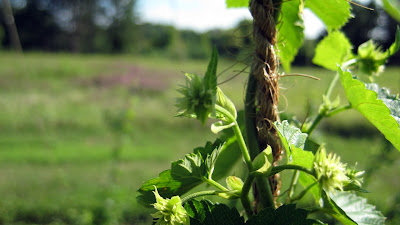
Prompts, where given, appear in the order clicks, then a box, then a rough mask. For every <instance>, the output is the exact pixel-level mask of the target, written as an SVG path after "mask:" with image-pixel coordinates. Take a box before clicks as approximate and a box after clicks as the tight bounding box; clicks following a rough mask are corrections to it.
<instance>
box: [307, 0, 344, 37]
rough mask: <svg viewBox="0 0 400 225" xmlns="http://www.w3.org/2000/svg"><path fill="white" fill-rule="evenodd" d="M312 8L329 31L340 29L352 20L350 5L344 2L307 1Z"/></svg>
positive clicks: (339, 0)
mask: <svg viewBox="0 0 400 225" xmlns="http://www.w3.org/2000/svg"><path fill="white" fill-rule="evenodd" d="M305 2H306V4H305V7H307V8H310V9H311V10H312V11H313V12H314V13H315V15H317V16H318V17H319V18H320V19H321V20H322V22H324V24H325V25H326V27H327V28H328V30H333V29H339V28H341V27H342V26H343V25H344V24H346V23H347V21H348V20H349V19H350V17H351V14H350V4H349V3H348V2H347V1H344V0H324V1H321V0H307V1H305Z"/></svg>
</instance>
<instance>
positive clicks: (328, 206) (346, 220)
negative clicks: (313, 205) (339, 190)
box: [321, 191, 357, 225]
mask: <svg viewBox="0 0 400 225" xmlns="http://www.w3.org/2000/svg"><path fill="white" fill-rule="evenodd" d="M321 197H322V199H323V208H324V209H325V212H326V213H328V214H329V215H331V216H332V217H333V218H335V219H337V220H338V221H340V222H341V223H342V224H346V225H357V223H356V222H355V221H354V220H352V219H351V218H350V217H349V216H348V215H347V214H346V212H345V211H343V209H341V208H340V207H339V206H338V205H337V204H336V203H335V201H333V200H332V199H331V198H329V196H328V195H327V194H326V193H325V191H322V192H321Z"/></svg>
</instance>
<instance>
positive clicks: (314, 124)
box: [302, 110, 326, 135]
mask: <svg viewBox="0 0 400 225" xmlns="http://www.w3.org/2000/svg"><path fill="white" fill-rule="evenodd" d="M325 116H326V111H325V110H322V111H321V112H319V113H318V115H317V116H316V117H315V118H314V120H313V121H312V123H311V126H310V127H308V128H307V129H306V130H302V132H304V133H307V134H308V135H311V133H312V132H313V131H314V130H315V128H316V127H317V125H318V124H319V122H321V120H322V119H323V118H324V117H325Z"/></svg>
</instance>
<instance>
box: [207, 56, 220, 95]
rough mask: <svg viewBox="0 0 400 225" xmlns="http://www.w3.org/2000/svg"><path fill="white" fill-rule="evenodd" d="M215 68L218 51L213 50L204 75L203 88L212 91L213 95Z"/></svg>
mask: <svg viewBox="0 0 400 225" xmlns="http://www.w3.org/2000/svg"><path fill="white" fill-rule="evenodd" d="M217 67H218V51H217V49H216V48H214V49H213V52H212V54H211V59H210V62H209V64H208V68H207V71H206V74H205V75H204V86H205V87H206V90H213V91H214V93H216V91H217Z"/></svg>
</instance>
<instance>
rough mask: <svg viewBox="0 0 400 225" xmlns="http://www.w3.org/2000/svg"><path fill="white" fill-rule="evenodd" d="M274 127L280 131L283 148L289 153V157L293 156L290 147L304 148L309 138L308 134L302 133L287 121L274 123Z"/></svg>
mask: <svg viewBox="0 0 400 225" xmlns="http://www.w3.org/2000/svg"><path fill="white" fill-rule="evenodd" d="M274 125H275V128H276V129H277V131H278V134H279V137H280V138H281V141H282V144H283V146H284V147H285V149H286V151H287V152H288V157H290V155H291V148H290V147H291V146H292V145H294V146H295V147H297V148H304V143H305V142H306V139H307V136H308V135H307V134H305V133H302V132H301V130H300V129H299V128H297V127H295V126H292V125H290V124H289V122H288V121H287V120H285V121H283V122H282V123H281V122H279V121H277V122H275V123H274Z"/></svg>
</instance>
